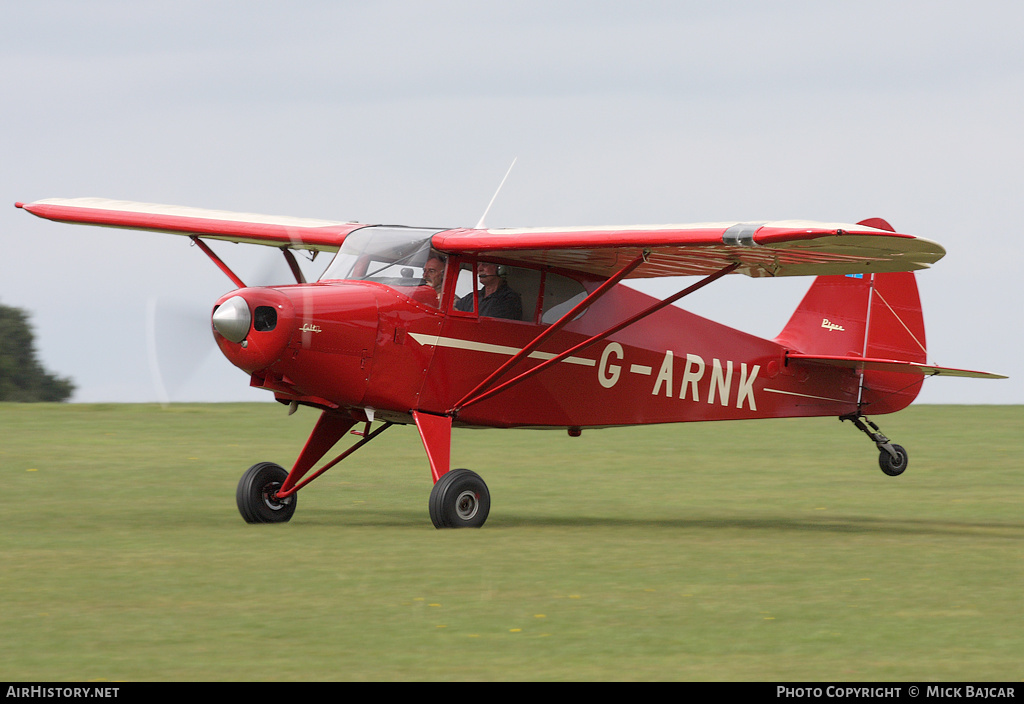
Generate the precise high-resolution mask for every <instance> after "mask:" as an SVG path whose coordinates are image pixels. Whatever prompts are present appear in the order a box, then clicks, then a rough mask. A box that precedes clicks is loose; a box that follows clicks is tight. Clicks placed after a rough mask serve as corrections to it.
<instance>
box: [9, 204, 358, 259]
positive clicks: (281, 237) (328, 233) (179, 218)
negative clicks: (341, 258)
mask: <svg viewBox="0 0 1024 704" xmlns="http://www.w3.org/2000/svg"><path fill="white" fill-rule="evenodd" d="M15 205H16V206H17V207H19V208H23V209H24V210H27V211H28V212H30V213H32V214H33V215H37V216H39V217H41V218H45V219H47V220H55V221H57V222H67V223H76V224H81V225H101V226H105V227H121V228H128V229H132V230H150V231H152V232H167V233H171V234H176V235H188V236H193V235H195V236H200V237H203V238H209V239H218V240H228V241H231V242H246V243H249V244H262V245H269V246H273V247H290V248H292V249H309V250H327V251H337V250H338V247H340V246H341V243H342V242H343V241H344V240H345V236H346V235H347V234H348V233H349V232H352V231H353V230H355V229H358V228H360V227H364V226H365V225H363V224H359V223H352V222H335V221H331V220H314V219H311V218H292V217H282V216H275V215H257V214H255V213H231V212H227V211H223V210H205V209H202V208H186V207H183V206H177V205H157V204H155V203H134V202H131V201H123V200H107V199H104V198H49V199H47V200H38V201H36V202H34V203H15Z"/></svg>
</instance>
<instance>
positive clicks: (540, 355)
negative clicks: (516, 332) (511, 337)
mask: <svg viewBox="0 0 1024 704" xmlns="http://www.w3.org/2000/svg"><path fill="white" fill-rule="evenodd" d="M409 337H411V338H412V339H414V340H416V342H418V343H419V344H421V345H423V346H428V345H432V346H434V347H449V348H451V349H456V350H472V351H474V352H488V353H490V354H503V355H507V356H509V357H511V356H512V355H514V354H517V353H518V352H519V351H520V350H521V349H522V348H519V347H509V346H507V345H494V344H491V343H489V342H476V341H475V340H460V339H459V338H457V337H442V336H440V335H423V334H421V333H415V332H411V333H409ZM529 356H530V358H531V359H541V360H547V359H551V358H552V357H555V356H556V355H554V354H552V353H550V352H531V353H530V355H529ZM562 361H563V362H567V363H569V364H579V365H582V366H584V367H593V366H596V365H597V361H596V360H593V359H586V358H585V357H566V358H565V359H563V360H562Z"/></svg>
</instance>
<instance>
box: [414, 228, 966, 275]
mask: <svg viewBox="0 0 1024 704" xmlns="http://www.w3.org/2000/svg"><path fill="white" fill-rule="evenodd" d="M874 222H876V223H877V222H881V221H874ZM433 244H434V246H435V247H436V248H437V249H439V250H441V251H443V252H447V253H449V254H455V253H461V254H474V255H477V256H493V257H495V258H498V259H500V260H502V261H504V262H507V263H517V262H518V263H524V264H542V265H546V266H552V267H557V268H562V269H568V270H573V271H583V272H588V273H591V274H597V275H600V276H611V275H612V274H614V273H615V272H616V271H618V270H619V269H620V268H622V266H624V265H625V264H626V263H627V262H629V261H632V260H634V259H635V258H636V257H638V256H640V255H641V254H642V253H644V252H647V257H646V261H645V262H644V263H643V264H642V265H641V266H640V267H638V268H637V269H636V270H635V271H633V272H632V273H631V274H630V275H629V278H649V277H656V276H706V275H708V274H711V273H713V272H715V271H719V270H721V269H722V268H724V267H726V266H729V265H730V264H733V263H739V264H740V266H739V267H738V268H737V270H736V273H741V274H746V275H747V276H751V277H755V278H758V277H767V276H818V275H824V274H860V273H870V272H893V271H914V270H917V269H925V268H928V267H929V266H931V265H932V264H933V263H935V262H936V261H938V260H939V259H941V258H942V257H943V255H945V253H946V251H945V249H943V248H942V246H941V245H939V244H938V243H936V242H933V241H931V240H927V239H924V238H920V237H914V236H912V235H904V234H898V233H896V232H892V231H889V230H884V229H878V228H875V227H869V226H867V225H864V224H859V225H847V224H840V223H818V222H805V221H784V222H766V223H707V224H696V225H659V226H650V227H644V226H637V227H615V228H530V229H488V230H448V231H445V232H440V233H438V234H437V235H435V236H434V239H433Z"/></svg>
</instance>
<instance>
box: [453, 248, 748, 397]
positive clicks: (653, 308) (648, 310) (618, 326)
mask: <svg viewBox="0 0 1024 704" xmlns="http://www.w3.org/2000/svg"><path fill="white" fill-rule="evenodd" d="M646 256H647V255H646V253H645V254H644V255H643V256H642V257H640V258H639V259H646ZM634 265H638V262H637V261H634V262H632V263H631V264H630V265H628V266H634ZM739 266H740V263H739V262H734V263H732V264H730V265H728V266H726V267H724V268H722V269H719V270H718V271H716V272H715V273H713V274H710V275H708V276H706V277H704V278H703V279H701V280H700V281H698V282H697V283H695V284H692V285H690V286H687V287H686V288H684V289H683V290H682V291H679V292H678V293H675V294H673V295H671V296H669V297H668V298H666V299H665V300H663V301H659V302H658V303H655V304H654V305H652V306H649V307H647V308H645V309H644V310H642V311H641V312H639V313H637V314H636V315H633V316H630V317H629V318H627V319H626V320H623V321H622V322H621V323H617V324H616V325H613V326H612V327H610V328H608V329H607V330H605V331H604V332H601V333H598V334H597V335H594V336H593V337H589V338H587V339H586V340H584V341H583V342H580V343H579V344H577V345H574V346H573V347H570V348H569V349H567V350H565V351H564V352H561V353H560V354H557V355H555V356H554V357H552V358H551V359H548V360H545V361H543V362H541V363H540V364H538V365H537V366H536V367H533V368H531V369H528V370H526V371H525V372H522V373H521V374H519V375H518V376H515V377H512V378H511V379H509V380H508V381H506V382H504V383H502V384H499V385H497V386H494V387H492V388H490V389H488V390H486V391H482V392H480V393H477V390H478V389H480V388H481V387H482V386H483V385H484V384H483V383H481V384H480V385H478V386H477V388H476V389H474V390H473V391H472V392H470V394H467V396H469V398H466V397H463V399H462V400H460V401H459V402H458V403H457V404H455V406H454V407H453V408H452V409H450V410H449V411H448V413H449V414H450V415H455V414H458V412H459V411H460V410H462V409H463V408H465V407H466V406H470V405H472V404H474V403H479V402H480V401H483V400H484V399H488V398H490V397H491V396H494V395H495V394H497V393H499V392H501V391H504V390H505V389H507V388H509V387H511V386H513V385H515V384H518V383H519V382H521V381H525V380H526V379H528V378H529V377H531V376H533V375H535V374H537V373H539V372H541V371H543V370H544V369H547V368H548V367H550V366H551V365H553V364H557V363H558V362H560V361H562V360H563V359H565V358H566V357H569V356H571V355H573V354H575V353H576V352H579V351H580V350H582V349H584V348H586V347H589V346H591V345H592V344H594V343H595V342H599V341H601V340H603V339H604V338H606V337H608V336H609V335H614V334H615V333H617V332H618V331H619V330H622V329H623V328H625V327H628V326H630V325H632V324H633V323H635V322H637V321H638V320H641V319H642V318H646V317H647V316H649V315H651V314H652V313H656V312H657V311H659V310H661V309H662V308H664V307H665V306H668V305H671V304H673V303H675V302H676V301H678V300H679V299H680V298H682V297H684V296H687V295H689V294H691V293H693V292H694V291H696V290H698V289H700V288H703V287H704V286H707V285H708V284H710V283H712V282H713V281H717V280H718V279H720V278H722V277H723V276H725V275H726V274H731V273H732V272H733V271H735V270H736V269H737V268H739ZM627 268H628V267H627ZM620 273H621V272H620ZM623 275H625V274H623ZM609 281H611V279H609ZM607 283H608V282H607V281H606V282H605V284H607ZM605 284H602V287H604V285H605ZM599 290H600V289H598V290H595V291H594V294H596V293H597V292H598V291H599ZM594 294H591V296H593V295H594ZM587 298H588V299H589V298H590V296H588V297H587ZM585 302H586V299H584V301H583V302H581V303H580V305H582V304H583V303H585ZM578 307H580V306H577V308H578ZM574 310H575V308H574V309H573V311H574ZM573 311H569V313H566V314H565V315H564V316H562V318H560V319H559V321H558V323H556V325H557V324H559V323H562V322H563V320H565V319H566V318H569V319H570V320H571V317H570V316H571V314H572V313H573ZM547 332H548V331H545V332H543V333H541V334H540V335H538V336H537V338H536V339H535V340H534V341H533V342H531V343H530V344H529V345H527V346H526V347H525V348H523V352H526V353H527V354H528V353H529V352H528V351H529V350H533V349H535V348H536V346H537V345H538V344H539V342H540V339H541V338H542V337H545V336H546V333H547ZM523 352H520V353H518V354H517V355H515V356H514V357H513V358H512V359H511V360H509V361H508V362H506V363H505V364H504V365H502V367H501V368H499V370H498V371H497V372H495V373H494V374H491V376H489V377H488V378H487V379H486V380H485V382H484V383H486V382H488V381H490V380H492V379H494V378H495V377H496V376H497V374H498V372H501V371H504V370H505V369H508V367H510V366H511V363H512V362H513V361H517V360H519V359H522V358H523V357H524V356H525V355H524V353H523ZM473 393H476V395H475V396H472V394H473Z"/></svg>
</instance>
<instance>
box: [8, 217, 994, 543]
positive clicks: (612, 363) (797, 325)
mask: <svg viewBox="0 0 1024 704" xmlns="http://www.w3.org/2000/svg"><path fill="white" fill-rule="evenodd" d="M16 206H17V207H19V208H23V209H25V210H27V211H28V212H30V213H32V214H33V215H37V216H39V217H41V218H47V219H49V220H55V221H58V222H68V223H79V224H89V225H100V226H107V227H121V228H131V229H139V230H150V231H154V232H165V233H171V234H178V235H185V236H187V237H189V238H191V240H192V241H193V242H194V243H195V244H197V245H198V246H199V247H200V248H201V249H202V250H203V251H204V252H205V253H206V254H207V255H209V257H210V258H211V259H212V260H213V261H214V263H215V264H216V265H217V266H218V267H220V268H221V269H222V270H223V271H224V273H225V274H227V276H228V277H229V278H230V279H231V280H232V282H234V284H235V285H236V286H237V287H238V289H237V290H235V291H232V292H230V293H228V294H226V295H224V296H222V297H221V298H220V300H218V301H217V302H216V303H215V305H214V306H213V313H212V325H213V336H214V338H215V340H216V343H217V345H218V346H219V347H220V349H221V351H222V352H223V353H224V355H225V356H226V357H227V358H228V359H229V360H230V361H231V363H232V364H234V365H235V366H237V367H238V368H240V369H242V370H243V371H244V372H245V373H246V374H248V375H249V378H250V381H249V383H250V385H251V386H254V387H258V388H261V389H266V390H267V391H269V392H271V393H273V394H274V397H275V398H276V399H277V401H279V402H281V403H282V404H286V405H288V406H290V408H291V410H294V409H295V408H296V407H297V406H300V405H302V406H310V407H313V408H316V409H319V410H320V417H319V420H317V422H316V425H315V426H314V428H313V430H312V432H311V433H310V436H309V439H308V440H307V442H306V445H305V447H303V448H302V450H301V451H300V452H299V455H298V458H297V459H296V460H295V462H294V464H293V465H292V468H291V471H286V470H285V469H284V468H282V467H281V466H279V465H277V464H274V463H272V462H260V463H258V464H256V465H253V466H252V467H250V468H249V469H248V470H247V471H246V472H245V473H244V474H243V476H242V478H241V480H240V482H239V484H238V491H237V495H236V498H237V503H238V509H239V511H240V512H241V514H242V517H243V518H244V519H245V520H246V521H248V522H250V523H264V522H266V523H273V522H283V521H287V520H289V519H290V518H291V517H292V514H293V513H294V511H295V507H296V501H297V495H296V493H297V492H298V491H299V489H301V488H303V487H305V486H306V485H307V484H308V483H309V482H311V481H312V480H313V479H315V478H316V477H318V476H320V475H321V474H322V473H323V472H325V471H327V470H328V469H330V468H331V467H333V466H334V465H336V464H337V463H339V462H340V461H341V460H343V459H345V458H346V457H348V456H349V455H350V454H351V453H352V452H354V451H355V450H357V449H358V448H360V447H362V446H363V445H364V444H366V443H368V442H370V441H371V440H373V439H374V438H376V437H377V436H379V435H380V434H381V433H382V432H383V431H384V430H386V429H387V428H389V427H391V426H392V425H394V424H396V423H403V424H414V425H415V426H416V428H417V430H418V431H419V435H420V438H421V439H422V441H423V446H424V448H425V450H426V455H427V459H428V461H429V464H430V471H431V475H432V477H433V481H434V486H433V489H432V490H431V492H430V499H429V513H430V517H431V520H432V521H433V523H434V525H435V526H436V527H438V528H444V527H477V526H481V525H483V523H484V521H485V520H486V519H487V515H488V512H489V510H490V494H489V492H488V489H487V486H486V484H485V483H484V481H483V479H481V478H480V476H479V475H478V474H476V473H475V472H472V471H470V470H468V469H452V468H451V432H452V428H454V427H472V426H476V427H494V428H513V427H524V428H564V429H565V430H567V431H568V433H569V435H572V436H577V435H579V434H580V433H581V431H582V430H583V429H584V428H602V427H608V426H625V425H638V424H645V423H675V422H684V421H705V420H731V419H744V418H780V417H794V416H838V417H839V418H840V419H842V420H850V421H852V422H853V424H854V425H855V426H856V427H857V428H859V429H860V430H861V431H863V432H864V433H865V434H866V435H867V436H868V437H869V438H870V439H871V440H872V441H873V442H874V443H875V445H876V446H877V448H878V450H879V465H880V466H881V469H882V471H883V472H885V473H886V474H888V475H891V476H895V475H899V474H901V473H902V472H903V471H904V470H905V469H906V468H907V461H908V456H907V451H906V450H905V449H904V448H903V447H902V446H900V445H897V444H895V443H893V442H891V441H890V440H889V439H888V438H887V437H885V436H884V435H883V434H882V433H881V431H880V430H879V428H878V426H877V425H876V424H875V423H873V422H872V421H870V420H868V418H867V417H866V416H865V412H870V413H871V414H872V415H875V414H883V413H892V412H894V411H898V410H900V409H902V408H905V407H906V406H907V405H909V404H910V403H911V401H913V400H914V398H915V397H916V396H917V393H918V391H919V390H920V388H921V384H922V382H923V380H924V378H925V377H926V376H934V375H948V376H967V377H979V378H1005V377H1001V376H1000V375H996V374H990V373H986V372H975V371H969V370H964V369H952V368H948V367H940V366H936V365H935V364H932V363H929V362H928V361H927V354H926V349H927V348H926V345H925V334H924V320H923V317H922V313H921V303H920V299H919V297H918V292H917V284H916V282H915V278H914V273H913V272H914V271H915V270H918V269H925V268H927V267H929V266H930V265H931V264H932V263H934V262H936V261H937V260H938V259H940V258H941V257H942V256H943V255H944V254H945V251H944V250H943V249H942V247H941V246H939V245H938V244H936V243H935V242H932V241H930V240H927V239H923V238H919V237H913V236H911V235H905V234H898V233H896V232H895V231H894V230H893V229H892V228H891V227H890V226H889V224H888V223H886V222H885V221H884V220H880V219H870V220H864V221H862V222H860V223H858V224H851V225H847V224H837V223H816V222H803V221H792V222H790V221H787V222H742V223H713V224H696V225H664V226H647V227H643V226H636V227H607V228H594V227H589V228H531V229H486V228H482V227H481V228H479V229H437V228H419V227H394V226H384V225H366V224H358V223H352V222H334V221H321V220H309V219H301V218H288V217H273V216H265V215H253V214H243V213H228V212H222V211H212V210H201V209H196V208H184V207H175V206H166V205H153V204H145V203H132V202H124V201H113V200H103V199H95V198H77V199H49V200H40V201H36V202H34V203H28V204H25V203H17V204H16ZM208 239H219V240H229V241H232V242H247V243H253V244H261V245H268V246H271V247H277V248H280V249H281V251H282V252H283V253H284V256H285V258H286V259H287V260H288V262H289V264H290V265H291V268H292V271H293V273H294V274H295V278H296V283H294V284H289V285H283V286H273V287H253V288H249V287H246V286H245V284H244V283H243V282H242V280H241V279H239V277H238V276H236V275H235V274H234V273H233V272H232V270H231V269H230V268H229V267H228V266H227V265H226V264H225V263H224V262H223V261H222V260H221V259H220V258H219V257H218V256H217V255H216V254H215V253H214V252H213V251H212V250H211V249H210V247H209V245H208V244H207V243H206V240H208ZM293 250H310V251H313V252H319V251H330V252H336V254H335V255H334V260H333V261H332V262H331V264H330V265H329V266H328V267H327V268H326V270H325V271H324V273H323V275H322V276H321V277H320V280H319V281H317V282H315V283H307V282H306V281H305V280H304V279H303V276H302V272H301V269H300V268H299V267H298V265H297V263H296V260H295V258H294V255H293V253H292V251H293ZM727 274H745V275H747V276H751V277H765V276H804V275H807V276H815V277H817V278H815V279H814V281H813V283H812V284H811V287H810V290H809V291H808V293H807V295H806V296H805V297H804V299H803V301H802V302H801V303H800V305H799V306H798V307H797V309H796V311H795V312H794V313H793V316H792V318H791V319H790V321H789V323H788V324H787V325H786V326H785V328H784V329H783V330H782V332H781V333H780V334H779V335H778V337H776V338H775V339H772V340H767V339H761V338H758V337H754V336H752V335H748V334H745V333H743V332H740V331H738V330H733V329H731V328H728V327H726V326H724V325H720V324H718V323H715V322H712V321H710V320H707V319H704V318H701V317H698V316H696V315H693V314H691V313H688V312H686V311H685V310H683V309H681V308H679V307H676V306H672V305H671V304H672V303H674V302H675V301H677V300H679V299H681V298H682V297H684V296H686V295H687V294H689V293H692V292H693V291H696V290H697V289H699V288H702V287H704V286H707V285H708V284H711V283H712V282H714V281H715V280H717V279H719V278H721V277H722V276H725V275H727ZM655 276H673V277H676V276H685V277H696V278H695V280H694V281H693V283H688V284H687V285H686V286H685V287H684V288H682V289H681V290H679V291H678V292H677V293H675V294H674V295H671V296H669V297H668V298H665V299H664V300H660V301H659V300H657V299H654V298H651V297H649V296H647V295H644V294H642V293H639V292H637V291H636V290H633V289H631V288H629V287H626V286H623V285H620V282H622V281H623V280H625V279H629V278H640V277H655ZM375 422H377V423H380V425H378V426H377V427H376V428H373V424H374V423H375ZM357 424H361V426H362V428H363V429H362V430H361V431H357V430H353V428H354V427H356V426H357ZM349 431H352V432H353V433H354V434H356V435H357V436H359V438H360V439H358V440H356V441H354V443H353V444H352V445H351V446H350V447H348V448H347V449H345V450H344V451H343V452H341V454H339V455H338V456H336V457H335V458H334V459H332V460H331V461H329V462H327V463H325V464H323V465H321V466H320V467H317V465H318V463H320V462H321V460H322V459H323V458H324V457H325V456H326V455H327V453H328V452H329V451H330V450H331V449H332V448H333V447H334V445H335V444H336V443H338V441H339V440H340V439H341V438H342V437H343V436H344V435H345V434H346V433H348V432H349Z"/></svg>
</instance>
